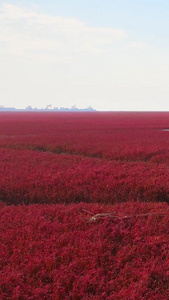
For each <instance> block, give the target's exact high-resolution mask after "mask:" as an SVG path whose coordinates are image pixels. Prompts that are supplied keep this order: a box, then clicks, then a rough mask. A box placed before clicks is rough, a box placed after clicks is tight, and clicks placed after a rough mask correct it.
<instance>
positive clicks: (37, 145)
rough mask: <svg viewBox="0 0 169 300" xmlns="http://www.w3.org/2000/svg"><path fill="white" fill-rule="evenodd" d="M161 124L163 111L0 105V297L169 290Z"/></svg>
mask: <svg viewBox="0 0 169 300" xmlns="http://www.w3.org/2000/svg"><path fill="white" fill-rule="evenodd" d="M167 128H169V113H51V112H50V113H1V114H0V157H1V160H0V244H1V248H0V278H1V280H0V299H3V300H6V299H18V300H20V299H39V300H40V299H52V300H62V299H67V300H68V299H72V300H74V299H75V300H76V299H77V300H78V299H79V300H81V299H93V300H94V299H95V300H102V299H103V300H104V299H105V300H106V299H108V300H110V299H115V300H116V299H119V300H120V299H133V300H134V299H140V300H141V299H166V300H167V299H169V288H168V286H169V267H168V266H169V264H168V244H169V238H168V236H169V232H168V230H169V229H168V228H169V209H168V202H169V185H168V182H169V132H167V131H163V129H167ZM82 202H83V203H82ZM86 202H87V203H86ZM122 202H125V203H122ZM157 202H167V203H157ZM35 203H36V205H31V204H35ZM75 203H76V204H75ZM119 203H121V204H119ZM11 204H13V205H11ZM20 204H26V206H25V205H22V206H20ZM28 204H29V205H28ZM42 204H43V205H42ZM49 204H50V205H49ZM54 204H55V205H54ZM56 204H57V205H56ZM67 204H69V205H67ZM85 210H87V211H88V212H86V211H85ZM102 213H111V215H97V214H102ZM95 214H96V215H97V216H95ZM93 216H94V218H92V217H93ZM115 216H116V217H115ZM126 216H127V217H126Z"/></svg>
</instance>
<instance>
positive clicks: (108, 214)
mask: <svg viewBox="0 0 169 300" xmlns="http://www.w3.org/2000/svg"><path fill="white" fill-rule="evenodd" d="M82 211H84V212H86V213H88V214H90V215H92V217H91V218H89V219H88V221H89V222H92V221H96V220H98V219H103V218H105V217H107V218H112V219H119V220H122V219H128V218H133V217H147V216H151V215H159V216H169V213H168V214H166V212H169V210H165V211H163V212H161V213H145V214H137V215H136V214H134V215H125V216H118V215H114V214H113V213H100V214H94V213H92V212H91V211H88V210H86V209H82ZM115 213H117V212H115Z"/></svg>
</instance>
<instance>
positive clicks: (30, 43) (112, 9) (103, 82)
mask: <svg viewBox="0 0 169 300" xmlns="http://www.w3.org/2000/svg"><path fill="white" fill-rule="evenodd" d="M168 14H169V2H168V1H166V0H165V1H164V0H162V1H160V2H159V1H157V0H154V1H153V0H147V1H146V0H142V1H141V0H139V1H134V0H129V1H126V0H115V1H110V0H105V1H104V2H103V1H101V0H97V1H96V0H90V1H89V0H86V1H81V0H79V1H76V0H72V1H67V0H62V1H54V0H49V1H40V0H35V1H31V0H30V1H27V0H24V1H21V0H11V1H4V0H2V1H0V79H1V80H0V91H1V100H0V105H2V106H5V107H16V108H19V109H23V108H26V107H27V106H28V105H30V106H32V107H37V108H45V107H46V106H47V105H48V104H51V105H52V107H68V108H70V107H71V106H73V105H76V106H77V108H79V109H80V108H87V107H88V106H92V107H93V108H94V109H96V110H97V111H169V101H168V100H169V84H168V78H169V68H168V66H169V40H168V25H169V19H168Z"/></svg>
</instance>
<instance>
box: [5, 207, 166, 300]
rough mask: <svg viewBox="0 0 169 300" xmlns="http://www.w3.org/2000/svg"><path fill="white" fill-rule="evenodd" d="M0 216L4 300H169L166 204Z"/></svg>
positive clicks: (27, 210) (12, 211)
mask: <svg viewBox="0 0 169 300" xmlns="http://www.w3.org/2000/svg"><path fill="white" fill-rule="evenodd" d="M84 209H86V210H88V211H89V213H87V212H85V211H84ZM90 212H91V213H94V214H98V213H103V212H111V213H112V214H115V215H117V214H118V215H119V216H120V217H121V218H119V219H118V218H114V219H113V218H112V219H110V218H108V217H105V218H102V219H97V220H96V221H91V214H90ZM147 212H149V213H150V215H148V216H142V217H141V216H137V214H141V213H142V214H144V213H147ZM154 212H156V214H153V213H154ZM164 212H165V213H164ZM160 214H161V215H160ZM125 215H130V216H131V215H132V217H130V218H124V216H125ZM0 216H1V223H0V242H1V248H0V278H1V281H0V295H1V299H2V300H6V299H15V300H16V299H17V300H18V299H36V300H41V299H46V300H48V299H56V300H74V299H75V300H81V299H93V300H112V299H117V300H121V299H124V300H126V299H140V300H141V299H147V300H149V299H156V300H158V299H168V298H169V289H168V286H169V263H168V251H169V249H168V245H169V210H168V206H167V204H154V203H147V204H146V203H142V204H140V203H135V204H133V203H131V202H129V203H128V205H127V206H126V204H121V205H114V206H104V205H98V204H77V205H75V204H71V205H69V206H64V205H45V206H44V205H40V204H38V205H34V206H33V205H31V206H18V207H14V206H11V207H10V206H6V207H3V208H1V211H0Z"/></svg>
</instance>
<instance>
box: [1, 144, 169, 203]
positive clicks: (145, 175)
mask: <svg viewBox="0 0 169 300" xmlns="http://www.w3.org/2000/svg"><path fill="white" fill-rule="evenodd" d="M0 156H1V158H2V159H1V161H0V174H1V180H0V200H1V201H3V202H6V203H7V204H15V205H16V204H17V205H18V204H33V203H67V204H68V203H75V202H76V203H78V202H81V201H84V202H90V203H98V202H99V203H105V204H110V203H111V204H114V203H119V202H127V201H128V200H133V201H137V200H140V201H146V202H149V201H163V202H164V201H166V202H168V199H169V186H168V182H169V168H168V167H167V166H166V165H164V164H153V163H150V162H149V163H148V162H147V163H145V162H119V161H107V160H105V159H98V158H88V157H84V156H80V155H79V156H77V155H58V154H53V153H52V154H51V153H47V152H46V153H42V152H38V151H32V150H29V151H28V150H13V149H0Z"/></svg>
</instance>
